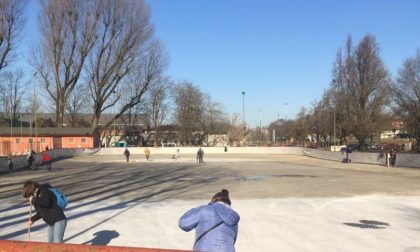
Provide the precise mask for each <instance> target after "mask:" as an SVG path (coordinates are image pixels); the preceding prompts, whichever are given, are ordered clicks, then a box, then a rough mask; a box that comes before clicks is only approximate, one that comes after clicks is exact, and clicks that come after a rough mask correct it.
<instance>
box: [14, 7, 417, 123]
mask: <svg viewBox="0 0 420 252" xmlns="http://www.w3.org/2000/svg"><path fill="white" fill-rule="evenodd" d="M146 2H147V3H148V4H149V6H150V7H151V11H152V21H153V23H154V25H155V29H156V35H157V36H158V37H159V38H160V39H161V41H162V42H163V44H164V46H165V47H166V50H167V51H168V54H169V56H170V60H171V64H170V68H169V71H168V74H169V75H170V76H171V77H172V78H173V79H175V80H182V79H186V80H190V81H192V82H194V83H195V84H196V85H197V86H199V87H200V88H201V89H202V90H203V91H204V92H206V93H209V94H210V95H211V97H212V98H213V99H214V100H215V101H218V102H221V103H222V104H223V105H224V107H225V110H226V111H227V112H228V113H240V114H242V94H241V92H242V91H245V92H246V95H245V119H246V121H247V122H248V123H249V124H251V126H255V125H259V111H262V124H263V125H266V124H268V123H270V122H271V121H273V120H275V119H277V117H278V114H279V113H280V117H281V118H284V116H285V105H284V103H286V102H287V103H288V118H294V116H295V114H296V113H297V112H298V111H299V110H300V108H301V107H303V106H305V107H307V108H308V107H310V105H311V104H312V102H313V101H315V100H318V99H320V98H321V96H322V94H323V91H324V90H325V89H326V88H327V87H328V85H329V82H330V80H331V69H332V64H333V62H334V60H335V55H336V53H337V50H338V48H340V47H342V46H343V45H344V43H345V41H346V38H347V36H348V34H351V35H352V36H353V40H354V42H355V43H357V42H358V41H359V39H360V38H361V37H362V36H364V35H365V34H367V33H371V34H373V35H374V36H375V37H376V39H377V42H378V43H379V46H380V48H381V56H382V59H383V60H384V63H385V65H386V66H387V68H388V69H389V70H390V72H391V73H392V75H393V77H395V76H396V73H397V70H398V68H399V67H400V66H401V63H402V62H403V60H404V59H406V58H407V57H411V56H414V55H415V53H416V50H417V49H418V48H420V30H419V27H420V1H417V0H407V1H401V0H369V1H367V0H354V1H350V0H349V1H337V0H317V1H313V0H295V1H292V0H290V1H282V0H146ZM35 7H36V4H34V1H32V0H31V1H30V4H29V8H28V11H27V13H28V25H27V30H26V34H25V35H26V36H25V39H24V40H23V43H22V45H21V52H27V49H26V48H27V47H28V46H29V44H30V43H32V42H33V41H36V39H37V26H36V17H37V13H36V12H37V8H35ZM25 54H26V53H25ZM22 64H23V63H22Z"/></svg>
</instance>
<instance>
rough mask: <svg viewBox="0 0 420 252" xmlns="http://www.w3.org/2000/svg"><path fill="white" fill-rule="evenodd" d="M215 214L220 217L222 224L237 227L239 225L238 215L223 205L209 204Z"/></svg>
mask: <svg viewBox="0 0 420 252" xmlns="http://www.w3.org/2000/svg"><path fill="white" fill-rule="evenodd" d="M210 205H211V206H212V207H213V209H214V210H215V211H216V213H217V214H218V215H219V216H220V218H221V219H222V220H223V222H224V223H226V224H228V225H229V226H233V225H237V224H238V223H239V219H240V217H239V214H238V213H237V212H235V210H233V209H232V208H230V207H229V206H228V205H226V204H224V203H210Z"/></svg>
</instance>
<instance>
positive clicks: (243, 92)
mask: <svg viewBox="0 0 420 252" xmlns="http://www.w3.org/2000/svg"><path fill="white" fill-rule="evenodd" d="M242 123H243V124H244V125H245V91H242Z"/></svg>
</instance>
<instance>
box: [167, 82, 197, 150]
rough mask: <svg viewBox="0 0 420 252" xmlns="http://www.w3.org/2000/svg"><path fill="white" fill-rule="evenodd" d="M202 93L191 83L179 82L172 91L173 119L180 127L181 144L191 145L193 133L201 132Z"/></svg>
mask: <svg viewBox="0 0 420 252" xmlns="http://www.w3.org/2000/svg"><path fill="white" fill-rule="evenodd" d="M203 97H204V95H203V93H202V92H201V90H200V89H199V87H197V86H195V85H194V84H193V83H192V82H189V81H181V82H179V83H178V84H177V85H176V86H175V87H174V89H173V99H174V103H175V111H174V117H175V118H174V119H175V122H176V123H177V124H178V125H179V126H181V132H180V136H181V142H182V143H183V144H192V140H194V133H195V132H196V131H198V130H201V127H200V126H201V122H202V119H203V114H204V103H203Z"/></svg>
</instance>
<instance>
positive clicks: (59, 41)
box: [32, 0, 101, 127]
mask: <svg viewBox="0 0 420 252" xmlns="http://www.w3.org/2000/svg"><path fill="white" fill-rule="evenodd" d="M41 3H42V4H41V14H40V15H39V17H40V18H39V27H40V34H41V42H40V46H39V47H38V48H35V49H34V51H33V55H34V57H33V58H34V61H33V62H32V64H33V65H34V67H35V69H36V71H37V72H38V73H39V75H38V76H39V77H40V81H41V82H42V84H43V85H44V87H45V89H46V91H47V93H48V95H49V96H50V98H51V99H52V101H53V103H54V105H55V106H54V107H55V113H56V123H57V126H58V127H62V124H63V122H64V112H65V108H66V103H67V101H68V99H69V97H70V95H71V94H72V92H73V89H74V88H75V86H76V85H77V83H78V81H79V79H80V77H81V75H82V71H83V67H84V65H85V61H86V58H87V56H88V54H89V52H90V51H91V49H92V48H93V46H94V44H95V42H96V39H97V37H98V34H97V25H98V20H99V17H100V14H101V9H100V5H101V3H100V1H94V0H86V1H80V0H45V1H42V2H41Z"/></svg>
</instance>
